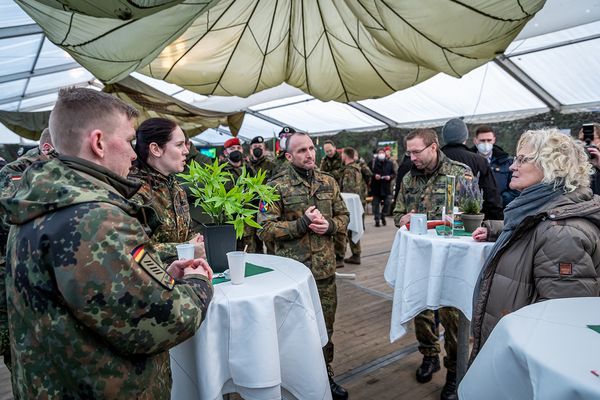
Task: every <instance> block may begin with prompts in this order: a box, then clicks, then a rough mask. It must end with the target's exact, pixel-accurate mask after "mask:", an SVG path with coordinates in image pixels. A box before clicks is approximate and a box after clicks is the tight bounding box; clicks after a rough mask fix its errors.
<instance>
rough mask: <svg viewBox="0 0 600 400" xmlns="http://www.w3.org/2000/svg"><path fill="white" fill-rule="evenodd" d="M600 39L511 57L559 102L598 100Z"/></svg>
mask: <svg viewBox="0 0 600 400" xmlns="http://www.w3.org/2000/svg"><path fill="white" fill-rule="evenodd" d="M599 51H600V38H599V39H595V40H589V41H586V42H581V43H575V44H572V45H570V46H565V47H559V48H555V49H550V50H544V51H539V52H536V53H534V54H523V55H520V56H518V57H513V58H511V60H512V61H513V62H514V63H515V64H517V66H518V67H519V68H521V69H522V70H523V71H525V73H527V74H528V75H529V76H535V77H536V81H537V82H538V83H539V84H540V85H541V86H542V87H543V88H544V89H545V90H547V91H548V92H549V93H550V94H551V95H552V96H554V97H555V98H556V99H557V100H558V101H559V102H561V103H562V104H566V105H570V104H580V103H587V102H592V101H597V100H598V94H599V93H600V74H599V73H598V66H599V60H600V58H599V57H598V53H599Z"/></svg>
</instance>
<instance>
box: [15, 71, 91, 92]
mask: <svg viewBox="0 0 600 400" xmlns="http://www.w3.org/2000/svg"><path fill="white" fill-rule="evenodd" d="M92 78H94V76H93V75H92V74H91V73H89V72H88V71H86V70H85V69H84V68H77V69H72V70H69V71H62V72H57V73H54V74H49V75H42V76H36V77H33V78H31V79H30V80H29V85H27V92H26V93H25V94H26V95H27V93H35V92H40V91H43V90H46V89H51V88H53V87H63V86H68V85H73V84H75V83H79V82H82V81H86V80H89V79H92Z"/></svg>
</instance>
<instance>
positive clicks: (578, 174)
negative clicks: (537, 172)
mask: <svg viewBox="0 0 600 400" xmlns="http://www.w3.org/2000/svg"><path fill="white" fill-rule="evenodd" d="M525 145H527V146H529V150H530V151H531V153H529V154H527V157H528V158H530V159H531V161H532V162H535V163H536V164H537V165H538V166H539V167H540V168H541V169H542V172H543V173H544V179H543V180H542V182H543V183H554V186H555V187H557V186H561V185H563V186H564V188H565V192H567V193H568V192H572V191H574V190H575V189H577V188H579V187H589V186H590V175H591V174H592V166H591V164H590V162H589V157H588V153H587V151H586V150H585V148H584V147H583V144H582V143H581V142H578V141H576V140H575V139H574V138H572V137H571V136H569V135H565V134H564V133H562V132H561V131H559V130H558V129H556V128H547V129H540V130H534V131H533V130H532V131H526V132H525V133H523V134H522V135H521V137H520V138H519V142H518V143H517V152H518V151H519V150H520V149H521V148H522V147H523V146H525Z"/></svg>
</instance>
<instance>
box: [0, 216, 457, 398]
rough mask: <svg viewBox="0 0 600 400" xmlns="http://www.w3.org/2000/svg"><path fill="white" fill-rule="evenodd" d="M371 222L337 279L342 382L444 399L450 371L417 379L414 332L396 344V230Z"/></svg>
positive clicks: (337, 365) (359, 394) (5, 380)
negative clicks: (392, 278) (354, 259)
mask: <svg viewBox="0 0 600 400" xmlns="http://www.w3.org/2000/svg"><path fill="white" fill-rule="evenodd" d="M371 218H372V217H371V216H367V221H365V225H366V232H365V235H364V236H363V240H362V242H361V243H362V264H361V265H349V264H347V265H346V266H345V267H344V268H341V269H338V272H342V273H355V274H356V279H354V280H350V279H338V280H337V282H338V311H337V316H336V322H335V333H334V337H333V339H334V344H335V360H334V363H333V367H334V370H335V373H336V375H337V381H338V383H340V384H342V385H343V386H344V387H345V388H346V389H348V391H349V393H350V398H351V399H352V400H372V399H378V400H386V399H390V400H391V399H394V400H402V399H407V400H408V399H410V400H419V399H427V400H434V399H439V396H440V390H441V388H442V386H443V384H444V378H445V375H446V372H445V370H444V368H442V371H440V372H438V373H436V374H435V375H434V378H433V380H432V381H431V382H429V383H426V384H420V383H418V382H417V381H416V380H415V377H414V375H415V370H416V369H417V367H418V366H419V364H420V362H421V355H420V353H419V352H418V350H417V342H416V340H415V337H414V334H413V332H412V330H411V331H409V333H408V334H407V335H405V336H404V337H403V338H402V339H400V340H398V341H397V342H394V343H390V340H389V334H390V314H391V310H392V297H391V296H392V289H391V288H390V287H389V286H388V285H387V284H386V283H385V280H384V278H383V271H384V269H385V265H386V262H387V258H388V255H389V251H390V248H391V246H392V242H393V240H394V235H395V232H396V228H395V227H393V226H390V223H388V226H385V227H380V228H375V227H374V226H373V222H372V219H371ZM390 222H391V221H390ZM348 255H349V254H348ZM411 329H412V328H411ZM442 348H443V346H442ZM236 397H237V396H236ZM232 398H235V397H234V396H232ZM9 399H12V396H11V390H10V378H9V374H8V370H7V369H6V367H4V364H2V363H1V362H0V400H9Z"/></svg>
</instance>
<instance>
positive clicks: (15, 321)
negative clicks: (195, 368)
mask: <svg viewBox="0 0 600 400" xmlns="http://www.w3.org/2000/svg"><path fill="white" fill-rule="evenodd" d="M136 113H137V112H136V111H135V109H133V108H131V107H130V106H128V105H126V104H125V103H123V102H121V101H120V100H118V99H116V98H114V97H112V96H110V95H108V94H105V93H103V92H97V91H94V90H89V89H83V88H70V89H62V90H61V91H60V93H59V97H58V100H57V103H56V105H55V107H54V109H53V111H52V114H51V115H50V131H51V133H52V141H53V143H54V145H55V147H56V149H57V151H58V152H59V153H60V156H58V158H54V159H52V160H49V161H42V162H36V163H34V164H32V165H31V166H30V167H29V168H28V169H27V171H26V172H25V174H24V175H23V178H22V179H21V182H20V184H19V189H18V191H17V193H16V194H15V196H14V197H12V198H2V199H0V207H1V208H2V209H3V210H2V211H3V212H6V213H7V218H8V220H9V222H10V223H11V224H12V227H11V230H10V234H9V239H8V252H7V264H6V297H5V298H2V299H0V302H7V303H8V304H9V307H8V317H9V327H10V332H11V338H10V346H11V354H12V357H13V360H12V362H13V374H12V383H13V391H14V395H15V398H18V399H38V398H64V399H75V398H77V399H100V398H111V399H169V398H170V387H169V381H168V379H166V377H165V376H164V374H163V372H164V366H165V365H166V364H167V362H168V359H169V352H168V350H169V349H170V348H172V347H173V346H175V345H177V344H179V343H181V342H183V341H184V340H186V339H188V338H190V337H191V336H193V335H194V334H195V332H196V331H197V329H198V327H199V325H200V323H201V321H202V319H203V318H204V316H205V312H206V309H207V307H208V304H209V302H210V299H211V297H212V285H211V283H210V277H211V275H212V273H211V271H210V267H208V264H206V262H205V261H204V260H201V259H197V260H189V261H175V262H174V263H173V264H171V265H170V266H169V268H168V270H167V269H165V266H163V264H162V262H161V261H160V259H159V258H158V257H157V255H156V254H155V253H154V251H153V248H152V244H151V241H150V239H149V238H148V236H147V235H146V233H145V231H144V227H143V226H142V224H141V223H140V222H139V220H138V219H137V218H138V216H139V215H140V213H141V212H140V208H139V206H137V205H136V204H135V203H132V202H131V201H129V200H128V198H129V197H131V196H132V195H133V194H134V193H135V191H137V189H138V188H139V185H137V184H136V183H134V182H132V181H129V180H127V179H126V177H127V174H128V172H129V169H130V167H131V161H132V160H134V159H135V152H134V150H133V148H132V147H131V143H130V142H131V141H133V140H134V138H135V130H134V128H133V122H134V119H135V115H136ZM148 211H149V212H151V210H148Z"/></svg>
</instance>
